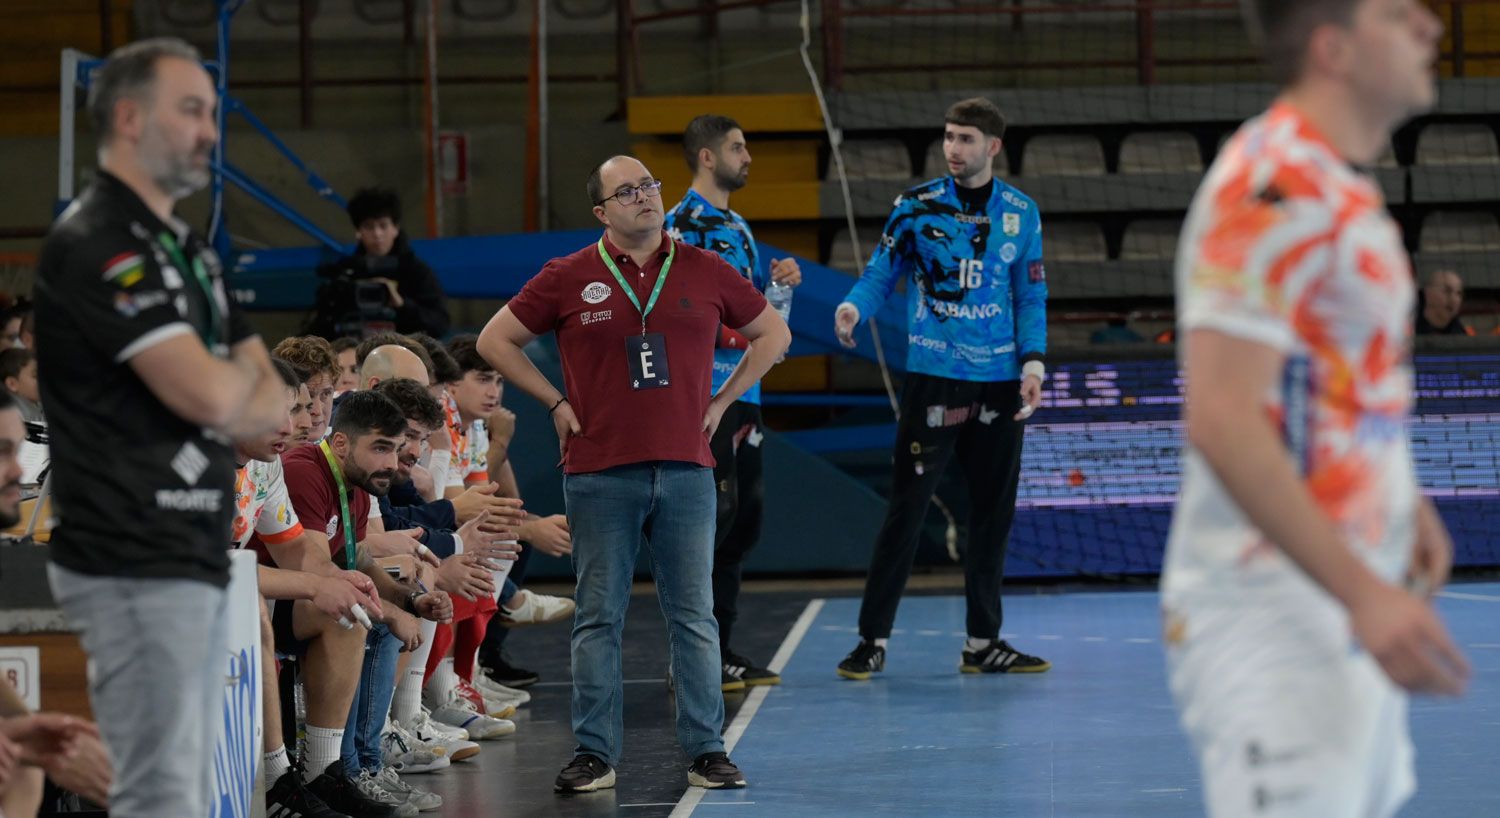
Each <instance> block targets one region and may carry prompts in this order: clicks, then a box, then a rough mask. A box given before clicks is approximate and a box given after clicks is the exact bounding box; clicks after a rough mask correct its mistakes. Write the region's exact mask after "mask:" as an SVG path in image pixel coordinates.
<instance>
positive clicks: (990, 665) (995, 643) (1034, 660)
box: [958, 639, 1052, 673]
mask: <svg viewBox="0 0 1500 818" xmlns="http://www.w3.org/2000/svg"><path fill="white" fill-rule="evenodd" d="M958 669H959V670H961V671H963V672H964V673H1045V672H1046V671H1048V670H1051V669H1052V663H1051V662H1049V661H1047V660H1046V659H1041V658H1038V657H1036V656H1029V655H1027V654H1025V653H1022V652H1020V651H1018V650H1016V649H1015V648H1013V647H1011V646H1010V643H1009V642H1006V641H1005V640H1004V639H991V640H990V643H989V644H988V645H986V646H985V647H983V648H980V649H979V650H969V649H968V648H965V649H964V653H963V658H962V659H961V660H960V662H959V665H958Z"/></svg>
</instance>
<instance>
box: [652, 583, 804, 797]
mask: <svg viewBox="0 0 1500 818" xmlns="http://www.w3.org/2000/svg"><path fill="white" fill-rule="evenodd" d="M824 602H825V600H822V599H814V600H812V601H811V602H809V603H807V607H806V608H804V609H803V610H802V615H801V616H799V617H797V621H796V623H794V624H793V625H792V629H791V630H790V631H787V634H786V638H785V639H783V640H781V647H780V648H779V649H778V650H777V651H776V655H775V656H773V657H771V664H769V665H767V668H769V669H770V670H772V671H775V672H776V673H778V674H779V673H781V671H782V670H783V669H785V668H786V663H787V662H790V661H791V660H792V654H794V653H796V652H797V646H798V645H800V644H802V637H804V636H806V635H807V632H808V630H809V629H811V628H812V623H813V620H814V619H817V618H818V612H819V611H821V610H823V603H824ZM771 687H772V686H771V685H756V686H755V688H754V689H753V690H751V691H750V695H748V696H746V697H745V703H744V704H742V705H740V709H739V712H738V713H736V714H735V715H734V721H733V722H731V723H730V725H729V729H728V730H725V731H724V752H726V753H732V752H734V747H735V745H736V744H739V743H740V737H741V736H743V735H745V730H746V729H747V728H749V727H750V720H751V719H753V718H755V713H756V712H757V711H758V710H760V703H761V702H763V701H765V700H766V696H767V695H769V694H770V692H771ZM706 792H708V790H705V789H703V788H702V787H688V789H687V792H685V793H683V794H682V800H680V801H678V802H677V807H676V808H675V809H673V810H672V814H671V815H669V816H668V818H688V816H690V815H692V814H693V810H695V809H697V808H698V802H700V801H702V800H703V795H704V794H705V793H706ZM729 803H754V802H742V801H737V802H725V804H723V805H720V804H710V806H727V805H728V804H729Z"/></svg>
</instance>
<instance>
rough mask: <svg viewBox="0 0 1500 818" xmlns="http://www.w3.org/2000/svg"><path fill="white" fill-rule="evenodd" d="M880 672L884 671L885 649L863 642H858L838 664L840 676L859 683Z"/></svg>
mask: <svg viewBox="0 0 1500 818" xmlns="http://www.w3.org/2000/svg"><path fill="white" fill-rule="evenodd" d="M882 670H885V648H883V647H881V646H879V645H877V644H875V643H874V642H866V641H864V640H860V643H859V644H858V645H857V646H855V648H854V650H853V651H850V653H849V655H848V656H845V657H844V661H842V662H839V675H840V676H843V677H844V678H845V679H854V680H855V681H860V682H862V681H864V680H866V679H868V678H870V674H872V673H879V672H880V671H882Z"/></svg>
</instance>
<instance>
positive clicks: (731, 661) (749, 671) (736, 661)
mask: <svg viewBox="0 0 1500 818" xmlns="http://www.w3.org/2000/svg"><path fill="white" fill-rule="evenodd" d="M730 679H735V680H737V681H741V682H744V683H745V686H749V687H755V686H756V685H779V684H781V674H779V673H777V672H775V671H773V670H767V669H765V668H763V667H756V665H755V663H754V662H751V661H750V660H749V659H746V658H745V657H743V656H740V655H739V654H737V653H726V654H724V681H725V682H726V683H727V682H728V681H729V680H730ZM724 689H725V690H728V689H729V688H727V687H726V688H724Z"/></svg>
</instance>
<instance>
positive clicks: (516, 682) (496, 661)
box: [479, 654, 542, 688]
mask: <svg viewBox="0 0 1500 818" xmlns="http://www.w3.org/2000/svg"><path fill="white" fill-rule="evenodd" d="M479 664H480V666H481V667H483V668H484V675H486V676H488V677H490V681H492V682H494V683H495V684H502V685H505V686H506V687H514V688H523V687H530V686H532V685H534V684H536V683H537V682H539V681H541V680H542V677H541V675H540V674H538V673H537V672H536V671H534V670H527V669H525V668H519V667H516V666H515V665H512V664H511V663H510V662H508V661H506V659H505V656H504V655H503V654H502V655H500V656H494V655H490V656H480V657H479Z"/></svg>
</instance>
